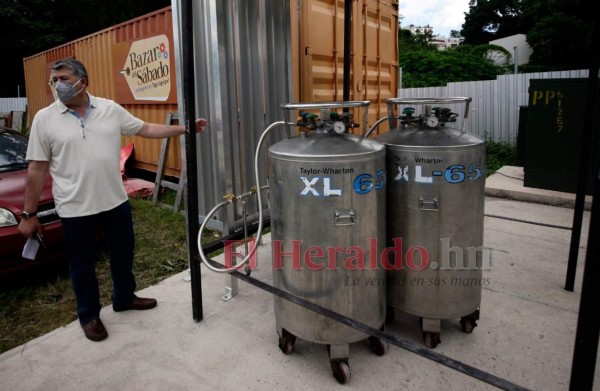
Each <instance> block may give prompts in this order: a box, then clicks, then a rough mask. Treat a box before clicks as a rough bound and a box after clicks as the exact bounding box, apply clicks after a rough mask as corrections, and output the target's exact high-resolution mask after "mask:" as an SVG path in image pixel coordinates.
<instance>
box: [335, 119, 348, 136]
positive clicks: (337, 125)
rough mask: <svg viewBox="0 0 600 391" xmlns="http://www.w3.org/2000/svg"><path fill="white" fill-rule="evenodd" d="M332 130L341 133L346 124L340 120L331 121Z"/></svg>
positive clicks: (344, 129) (343, 131) (344, 130)
mask: <svg viewBox="0 0 600 391" xmlns="http://www.w3.org/2000/svg"><path fill="white" fill-rule="evenodd" d="M333 131H334V132H336V133H338V134H341V133H345V132H346V125H344V123H343V122H342V121H335V122H334V123H333Z"/></svg>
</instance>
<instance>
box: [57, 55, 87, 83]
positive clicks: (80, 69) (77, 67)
mask: <svg viewBox="0 0 600 391" xmlns="http://www.w3.org/2000/svg"><path fill="white" fill-rule="evenodd" d="M63 68H67V69H69V70H70V71H71V72H73V75H75V76H77V78H79V79H85V80H86V81H87V82H88V84H89V81H88V74H87V70H86V69H85V66H84V65H83V64H82V63H81V62H80V61H78V60H76V59H74V58H64V59H62V60H58V61H56V62H55V63H54V64H52V66H51V67H50V69H51V70H53V71H58V70H61V69H63Z"/></svg>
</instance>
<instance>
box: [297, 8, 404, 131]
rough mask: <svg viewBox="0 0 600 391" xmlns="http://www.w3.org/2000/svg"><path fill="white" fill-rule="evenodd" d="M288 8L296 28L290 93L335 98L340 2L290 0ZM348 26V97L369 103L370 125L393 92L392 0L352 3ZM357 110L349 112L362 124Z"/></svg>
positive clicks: (340, 58) (339, 86) (340, 63)
mask: <svg viewBox="0 0 600 391" xmlns="http://www.w3.org/2000/svg"><path fill="white" fill-rule="evenodd" d="M292 6H295V7H294V8H293V9H294V12H293V14H292V17H294V18H298V20H299V22H298V21H296V23H294V24H293V25H292V27H295V28H299V29H301V31H300V32H299V33H295V32H294V33H293V36H294V37H295V36H296V35H299V37H300V40H299V42H295V41H294V42H292V45H293V51H292V53H293V58H294V60H293V61H294V63H299V64H300V66H299V68H300V69H299V70H298V69H295V71H296V73H298V74H299V75H300V77H299V78H298V79H297V80H295V89H296V93H295V94H294V97H295V98H296V99H297V100H299V101H303V102H324V101H341V100H342V99H343V77H344V74H343V69H344V1H343V0H304V1H301V0H296V1H292ZM352 30H353V31H352V60H351V81H350V84H351V88H350V99H351V100H369V101H371V106H370V107H369V120H368V122H369V124H373V123H374V122H375V121H377V119H378V118H381V117H383V116H385V115H387V108H386V104H385V101H386V100H387V99H389V98H393V97H394V96H395V92H396V90H397V85H398V67H397V66H398V55H397V54H398V53H397V44H396V42H397V34H398V12H397V2H396V1H393V0H392V1H380V0H361V1H357V2H353V13H352ZM362 113H363V111H362V110H355V112H354V115H355V120H356V122H358V123H362ZM385 126H387V125H386V124H383V125H382V126H381V128H382V129H385ZM379 130H381V129H378V131H379ZM358 131H359V132H362V129H359V130H358Z"/></svg>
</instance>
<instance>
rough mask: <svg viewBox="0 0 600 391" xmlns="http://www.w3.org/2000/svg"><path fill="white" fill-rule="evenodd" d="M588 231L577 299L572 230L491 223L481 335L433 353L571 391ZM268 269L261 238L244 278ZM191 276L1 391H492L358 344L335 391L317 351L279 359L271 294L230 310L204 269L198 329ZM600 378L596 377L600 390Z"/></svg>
mask: <svg viewBox="0 0 600 391" xmlns="http://www.w3.org/2000/svg"><path fill="white" fill-rule="evenodd" d="M496 175H500V176H503V175H502V173H501V174H495V175H494V176H496ZM494 176H492V177H491V178H489V180H488V183H489V184H493V183H494V180H495V178H494ZM515 186H517V187H518V182H517V184H516V185H515ZM521 187H522V185H521ZM518 191H522V192H527V189H522V188H520V189H518ZM552 196H556V194H553V195H552ZM558 196H559V197H560V194H559V195H558ZM534 200H535V197H533V198H532V199H530V200H529V201H534ZM485 212H486V214H488V215H494V216H502V217H508V218H516V219H520V220H527V221H531V222H536V223H543V224H549V225H555V226H565V227H569V226H570V225H571V224H572V215H573V210H572V209H568V208H564V207H557V206H552V205H547V204H540V203H534V202H523V201H517V200H514V199H509V198H498V197H490V196H488V197H487V198H486V211H485ZM588 225H589V212H585V216H584V225H583V226H584V230H583V235H582V236H583V237H582V240H581V245H580V250H581V251H580V256H579V262H578V268H577V279H576V285H575V292H573V293H572V292H567V291H565V290H564V289H563V287H564V283H565V274H566V265H567V258H568V252H569V242H570V235H571V233H570V231H569V230H567V229H561V228H556V227H548V226H543V225H535V224H529V223H523V222H517V221H511V220H506V219H502V218H497V217H486V218H485V246H486V247H488V248H490V249H491V250H492V262H493V263H492V268H491V270H489V271H486V272H485V273H484V277H485V278H489V281H490V283H489V285H488V286H485V287H484V288H483V291H482V303H481V319H480V320H479V322H478V327H477V328H476V329H475V331H474V332H473V333H472V334H464V333H463V332H462V331H461V328H460V325H459V323H458V320H448V321H443V323H442V333H441V339H442V343H441V344H440V345H438V346H437V347H436V349H435V351H436V352H438V353H441V354H444V355H446V356H448V357H451V358H454V359H456V360H459V361H461V362H463V363H465V364H469V365H471V366H474V367H476V368H479V369H481V370H483V371H486V372H489V373H492V374H494V375H496V376H499V377H501V378H504V379H506V380H509V381H511V382H513V383H516V384H518V385H521V386H524V387H526V388H530V389H535V390H544V391H547V390H565V389H568V384H569V378H570V370H571V360H572V355H573V343H574V340H575V329H576V325H577V312H578V308H579V295H580V291H581V289H580V288H581V277H582V274H583V259H584V257H585V251H586V245H587V227H588ZM270 263H271V261H270V243H269V238H268V237H267V238H266V239H265V243H264V246H263V247H261V249H260V250H259V261H258V269H257V270H255V271H254V272H253V274H252V276H253V277H255V278H258V279H261V280H263V281H265V282H268V283H271V270H270ZM186 277H187V272H184V273H180V274H178V275H175V276H173V277H171V278H169V279H167V280H165V281H163V282H162V283H160V284H158V285H156V286H152V287H150V288H147V289H144V290H143V291H140V292H138V294H139V295H140V296H151V297H156V298H157V299H158V302H159V305H158V307H157V308H156V309H153V310H151V311H141V312H133V311H129V312H121V313H115V312H113V310H112V308H111V307H106V308H103V309H102V312H101V317H102V320H103V322H104V324H105V325H106V327H107V329H108V332H109V338H108V339H107V340H105V341H103V342H99V343H95V342H91V341H88V340H87V339H86V338H85V337H84V335H83V332H82V331H81V328H80V326H79V324H78V323H77V322H73V323H71V324H69V325H67V326H65V327H62V328H59V329H57V330H55V331H53V332H51V333H49V334H47V335H44V336H42V337H40V338H37V339H35V340H33V341H30V342H28V343H27V344H25V345H22V346H19V347H17V348H15V349H13V350H11V351H8V352H5V353H4V354H2V355H0V390H3V391H12V390H15V391H23V390H48V391H49V390H77V391H79V390H145V391H149V390H161V391H164V390H217V389H218V390H278V391H279V390H316V389H319V390H336V389H347V390H461V391H463V390H492V389H496V388H494V387H492V386H490V385H487V384H485V383H482V382H480V381H478V380H475V379H473V378H470V377H468V376H466V375H463V374H461V373H458V372H456V371H454V370H452V369H449V368H447V367H445V366H442V365H440V364H437V363H435V362H433V361H430V360H428V359H425V358H422V357H420V356H417V355H416V354H414V353H411V352H408V351H406V350H403V349H401V348H397V347H395V346H391V347H390V350H389V352H388V353H387V354H386V355H385V356H383V357H378V356H375V355H374V354H373V353H372V352H371V351H370V349H369V347H368V344H367V343H366V342H359V343H354V344H352V345H351V347H350V368H351V371H352V378H351V380H350V381H349V382H348V383H347V384H345V385H340V384H338V383H337V382H336V380H335V379H334V378H333V377H332V374H331V371H330V368H329V361H328V356H327V351H326V348H325V346H324V345H318V344H312V343H308V342H306V341H302V340H298V341H297V343H296V345H295V351H294V352H293V353H292V354H290V355H284V354H283V353H282V352H281V351H280V349H279V348H278V346H277V333H276V329H275V315H274V311H273V297H272V296H271V294H269V293H267V292H265V291H262V290H260V289H258V288H255V287H253V286H250V285H248V284H246V283H244V282H240V283H239V295H238V296H237V297H235V298H234V299H232V300H230V301H228V302H225V301H223V300H221V297H222V296H223V295H224V293H225V285H226V283H227V282H228V277H227V276H223V275H220V274H215V273H213V272H211V271H209V270H207V269H206V268H204V267H203V270H202V296H203V307H204V320H203V321H201V322H198V323H197V322H195V321H194V320H193V318H192V306H191V286H190V283H189V282H188V281H187V279H186ZM386 331H387V332H389V333H391V334H393V335H395V336H396V337H398V338H401V339H405V340H408V341H411V342H414V343H417V344H422V342H423V341H422V338H421V333H420V329H419V325H418V320H417V318H416V317H413V316H409V315H404V314H401V313H396V321H395V322H394V323H393V324H391V325H389V326H387V328H386ZM599 373H600V370H599V368H598V366H597V367H596V382H595V389H597V390H600V376H599Z"/></svg>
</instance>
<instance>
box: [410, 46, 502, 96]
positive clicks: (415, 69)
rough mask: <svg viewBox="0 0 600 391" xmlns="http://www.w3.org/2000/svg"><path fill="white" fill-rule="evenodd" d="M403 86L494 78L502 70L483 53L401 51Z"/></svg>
mask: <svg viewBox="0 0 600 391" xmlns="http://www.w3.org/2000/svg"><path fill="white" fill-rule="evenodd" d="M400 66H401V67H402V87H403V88H410V87H436V86H444V85H446V84H447V83H450V82H459V81H471V80H492V79H495V78H496V76H498V75H499V74H501V73H502V68H501V67H498V66H496V65H494V64H493V63H492V62H491V61H490V60H488V59H486V58H484V57H482V56H481V55H477V54H471V53H465V52H462V51H459V50H446V51H438V50H415V51H409V52H401V53H400Z"/></svg>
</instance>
